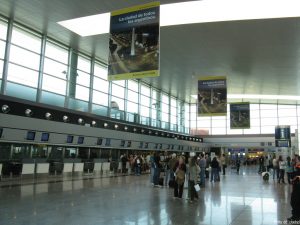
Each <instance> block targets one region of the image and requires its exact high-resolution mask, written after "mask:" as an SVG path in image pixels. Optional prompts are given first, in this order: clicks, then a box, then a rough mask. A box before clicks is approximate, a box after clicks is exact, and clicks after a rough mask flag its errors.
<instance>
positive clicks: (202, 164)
mask: <svg viewBox="0 0 300 225" xmlns="http://www.w3.org/2000/svg"><path fill="white" fill-rule="evenodd" d="M199 167H200V185H201V186H202V187H205V170H206V159H205V157H204V154H203V153H201V154H200V161H199Z"/></svg>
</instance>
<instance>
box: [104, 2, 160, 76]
mask: <svg viewBox="0 0 300 225" xmlns="http://www.w3.org/2000/svg"><path fill="white" fill-rule="evenodd" d="M156 76H159V2H152V3H148V4H145V5H140V6H135V7H131V8H126V9H122V10H118V11H114V12H112V13H111V18H110V38H109V59H108V79H109V80H124V79H134V78H143V77H156Z"/></svg>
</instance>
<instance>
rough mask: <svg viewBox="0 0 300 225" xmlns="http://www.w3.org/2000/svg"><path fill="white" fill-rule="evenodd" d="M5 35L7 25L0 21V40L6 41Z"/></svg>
mask: <svg viewBox="0 0 300 225" xmlns="http://www.w3.org/2000/svg"><path fill="white" fill-rule="evenodd" d="M6 35H7V23H3V22H2V21H0V39H2V40H6Z"/></svg>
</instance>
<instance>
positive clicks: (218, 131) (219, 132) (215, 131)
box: [211, 127, 226, 135]
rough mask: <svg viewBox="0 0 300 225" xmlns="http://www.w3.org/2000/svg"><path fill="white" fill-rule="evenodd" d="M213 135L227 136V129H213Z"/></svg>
mask: <svg viewBox="0 0 300 225" xmlns="http://www.w3.org/2000/svg"><path fill="white" fill-rule="evenodd" d="M211 134H212V135H225V134H226V128H220V127H213V128H212V130H211Z"/></svg>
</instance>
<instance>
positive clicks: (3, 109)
mask: <svg viewBox="0 0 300 225" xmlns="http://www.w3.org/2000/svg"><path fill="white" fill-rule="evenodd" d="M9 111H10V108H9V106H8V105H3V106H2V112H3V113H8V112H9Z"/></svg>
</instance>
